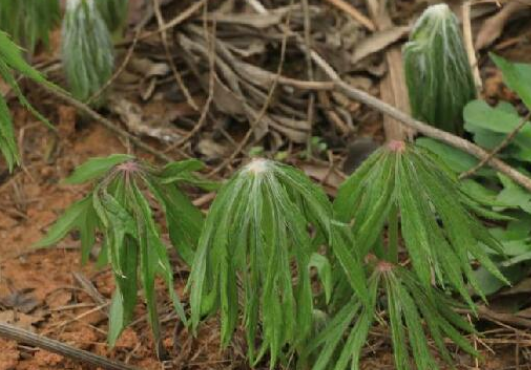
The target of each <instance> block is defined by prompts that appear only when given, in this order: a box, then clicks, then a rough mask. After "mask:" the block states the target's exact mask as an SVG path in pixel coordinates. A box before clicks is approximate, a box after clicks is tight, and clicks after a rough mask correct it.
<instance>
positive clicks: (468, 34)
mask: <svg viewBox="0 0 531 370" xmlns="http://www.w3.org/2000/svg"><path fill="white" fill-rule="evenodd" d="M470 7H471V3H470V1H465V3H464V4H463V8H462V15H463V39H464V40H465V49H466V53H467V56H468V63H469V64H470V68H471V69H472V73H473V75H474V83H475V85H476V91H477V93H478V94H479V93H480V92H481V90H483V83H482V81H481V76H480V74H479V67H478V59H477V57H476V50H475V49H474V40H473V38H472V22H471V20H470Z"/></svg>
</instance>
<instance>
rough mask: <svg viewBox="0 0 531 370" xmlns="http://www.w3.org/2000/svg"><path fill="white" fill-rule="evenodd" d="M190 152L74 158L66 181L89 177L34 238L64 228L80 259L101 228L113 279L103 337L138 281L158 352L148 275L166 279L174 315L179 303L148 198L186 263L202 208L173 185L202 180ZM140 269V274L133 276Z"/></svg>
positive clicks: (117, 323)
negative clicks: (151, 158) (149, 157)
mask: <svg viewBox="0 0 531 370" xmlns="http://www.w3.org/2000/svg"><path fill="white" fill-rule="evenodd" d="M201 168H202V163H201V162H199V161H196V160H188V161H182V162H173V163H171V164H168V165H167V166H166V167H164V168H163V169H161V170H159V169H155V168H152V167H151V166H148V165H147V164H145V163H142V162H140V161H138V160H136V159H135V158H133V157H131V156H129V155H122V154H118V155H112V156H110V157H106V158H94V159H90V160H88V161H87V162H86V163H84V164H83V165H81V166H79V167H78V168H77V169H76V170H75V172H74V173H73V174H72V176H71V177H70V178H69V179H67V181H66V182H67V183H69V184H81V183H85V182H88V181H96V183H95V185H94V188H93V190H92V191H91V192H90V193H89V194H88V195H87V196H86V197H84V198H83V199H81V200H80V201H78V202H76V203H74V204H73V205H72V206H71V207H70V208H69V209H68V210H66V211H65V213H64V214H63V215H62V216H61V217H60V218H59V219H58V220H57V221H56V223H55V224H54V225H53V226H52V227H51V229H50V230H49V232H48V235H47V236H46V237H45V238H44V239H43V240H41V241H40V243H39V244H38V245H39V246H41V247H42V246H49V245H53V244H55V243H56V242H58V241H59V240H60V239H62V238H64V237H65V236H66V235H67V234H68V233H69V232H70V231H71V230H78V231H79V232H80V237H81V246H82V248H81V253H82V261H87V260H88V258H89V256H90V253H91V250H93V247H94V245H95V241H96V239H97V237H98V235H100V234H101V235H102V236H103V238H102V242H101V250H100V252H99V255H100V259H101V260H102V261H108V262H109V264H110V265H111V267H112V271H113V273H114V277H115V281H116V290H115V292H114V294H113V298H112V302H111V306H110V310H109V313H110V317H109V333H108V339H109V343H110V344H111V345H113V344H114V343H115V342H116V340H117V339H118V337H119V335H120V333H121V332H122V330H123V329H124V327H125V326H126V325H127V324H128V323H129V322H130V320H131V319H132V317H133V311H134V308H135V305H136V302H137V294H138V285H140V286H142V288H143V292H144V296H145V301H146V304H147V310H148V318H149V322H150V324H151V327H152V330H153V334H154V337H155V340H156V342H157V346H158V347H157V350H158V353H159V356H160V354H161V353H162V347H161V345H162V344H161V342H160V339H161V336H160V326H159V318H158V313H157V303H156V296H155V278H156V277H157V276H160V277H161V278H162V279H163V280H164V281H165V283H166V285H167V286H168V292H169V296H170V297H171V299H172V302H173V305H174V308H175V310H176V312H177V313H178V315H179V317H180V319H181V320H182V321H183V322H186V317H185V313H184V309H183V307H182V304H181V302H180V300H179V297H178V296H177V294H176V291H175V289H174V286H173V272H172V267H171V265H170V261H169V257H168V252H167V250H166V245H165V244H164V242H163V241H162V239H161V235H160V231H159V227H158V225H157V222H156V220H155V218H154V215H153V210H152V208H153V207H152V206H151V204H152V202H153V201H156V203H158V205H159V207H160V209H161V210H162V211H163V212H164V214H165V219H166V224H167V227H168V229H169V232H170V239H171V242H172V244H173V246H174V247H175V249H176V251H177V253H178V254H179V255H180V256H181V257H182V259H183V260H184V261H185V262H187V263H189V262H190V261H191V260H192V259H193V253H194V249H195V245H196V241H197V239H198V237H199V233H200V231H201V227H202V222H203V215H202V213H201V212H200V211H199V210H198V209H197V208H195V207H194V206H193V204H192V203H191V202H190V200H189V199H188V198H187V197H186V195H184V193H183V192H182V191H181V189H180V187H179V185H180V184H181V183H191V184H196V185H204V184H203V182H202V181H200V180H199V179H198V178H197V177H196V176H195V175H194V174H193V171H196V170H199V169H201ZM138 277H140V279H139V280H140V281H138Z"/></svg>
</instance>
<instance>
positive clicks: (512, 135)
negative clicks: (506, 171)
mask: <svg viewBox="0 0 531 370" xmlns="http://www.w3.org/2000/svg"><path fill="white" fill-rule="evenodd" d="M529 117H531V113H528V114H527V115H526V116H525V117H524V118H522V120H521V121H520V123H519V124H518V126H516V127H515V129H514V130H513V131H511V132H510V133H509V134H507V136H506V137H505V139H503V141H502V142H501V143H499V144H498V145H497V146H496V148H494V150H492V152H490V153H489V156H488V157H485V158H483V159H482V160H481V161H480V162H479V163H478V164H476V165H475V166H474V167H472V168H471V169H469V170H468V171H466V172H463V173H462V174H461V175H459V178H460V179H464V178H467V177H470V176H472V175H473V174H474V173H476V172H477V171H478V170H479V169H480V168H481V167H483V166H484V165H485V164H486V163H487V162H488V161H489V160H490V159H492V158H493V157H494V156H495V155H496V154H498V153H499V152H501V151H502V150H503V149H504V148H505V147H506V146H507V145H509V144H510V143H511V141H513V139H514V138H515V136H516V135H517V134H518V133H519V132H520V130H521V129H522V128H523V127H524V126H525V124H526V123H527V120H529Z"/></svg>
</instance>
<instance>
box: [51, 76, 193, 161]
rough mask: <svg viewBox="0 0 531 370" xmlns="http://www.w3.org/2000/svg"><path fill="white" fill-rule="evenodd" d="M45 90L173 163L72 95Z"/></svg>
mask: <svg viewBox="0 0 531 370" xmlns="http://www.w3.org/2000/svg"><path fill="white" fill-rule="evenodd" d="M43 88H44V89H45V90H46V91H48V93H50V94H52V95H54V96H55V97H57V98H59V99H60V100H62V101H64V102H65V103H67V104H69V105H71V106H72V107H74V108H76V109H77V110H78V111H80V112H82V113H84V114H86V115H87V116H89V117H90V118H92V119H93V120H95V121H96V122H99V123H101V124H102V125H103V126H105V127H106V128H107V129H109V130H111V131H112V132H114V133H115V134H117V135H119V136H121V137H122V138H124V139H127V140H129V141H130V142H131V143H133V144H134V145H135V146H137V147H138V148H139V149H142V150H143V151H145V152H147V153H150V154H152V155H154V156H155V157H156V158H157V159H160V160H162V161H164V162H171V161H173V159H172V158H171V157H169V156H167V155H166V154H164V153H162V152H160V151H158V150H156V149H154V148H152V147H151V146H149V145H147V144H146V143H144V142H143V141H142V140H141V139H139V138H137V137H136V136H134V135H131V134H130V133H129V132H127V131H125V130H124V129H122V128H121V127H119V126H117V125H115V124H114V123H113V122H111V121H110V120H108V119H107V118H105V117H103V116H102V115H101V114H99V113H98V112H96V111H95V110H93V109H92V108H90V107H89V106H88V105H86V104H84V103H82V102H80V101H79V100H76V99H74V98H72V97H71V96H70V95H68V94H66V93H64V92H62V91H59V90H57V89H54V88H51V87H48V86H46V85H43ZM179 154H181V155H183V156H186V154H185V153H182V152H180V153H179Z"/></svg>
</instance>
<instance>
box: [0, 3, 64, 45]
mask: <svg viewBox="0 0 531 370" xmlns="http://www.w3.org/2000/svg"><path fill="white" fill-rule="evenodd" d="M60 19H61V9H60V6H59V0H37V1H36V0H0V30H3V31H5V32H7V33H8V34H9V35H11V37H12V38H13V40H15V42H17V43H18V44H19V45H21V46H22V47H24V48H25V49H26V50H28V51H29V53H33V52H34V51H35V47H36V46H37V44H38V43H39V42H42V43H43V44H44V45H45V46H48V45H49V35H50V31H51V30H52V29H53V28H54V27H55V26H57V25H58V24H59V21H60Z"/></svg>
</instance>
